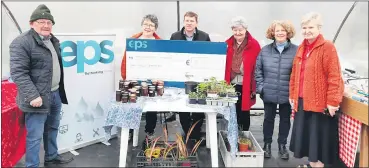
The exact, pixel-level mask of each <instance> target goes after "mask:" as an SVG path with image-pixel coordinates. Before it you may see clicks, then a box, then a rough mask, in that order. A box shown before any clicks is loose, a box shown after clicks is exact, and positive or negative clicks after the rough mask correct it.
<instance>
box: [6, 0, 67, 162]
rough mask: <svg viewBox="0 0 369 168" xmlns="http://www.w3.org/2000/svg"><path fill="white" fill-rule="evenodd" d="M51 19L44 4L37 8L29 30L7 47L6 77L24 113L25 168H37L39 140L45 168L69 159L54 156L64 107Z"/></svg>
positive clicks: (60, 71) (64, 102)
mask: <svg viewBox="0 0 369 168" xmlns="http://www.w3.org/2000/svg"><path fill="white" fill-rule="evenodd" d="M54 24H55V21H54V17H53V16H52V15H51V13H50V10H49V9H48V7H46V5H43V4H42V5H39V6H38V7H37V8H36V10H35V11H34V12H33V13H32V15H31V18H30V26H31V29H30V30H28V31H27V32H24V33H22V34H21V35H19V36H18V37H16V38H15V39H14V40H13V41H12V43H11V44H10V47H9V48H10V75H11V78H12V79H13V80H14V82H15V84H16V85H17V89H18V93H17V98H16V102H17V105H18V107H19V108H20V109H21V110H22V111H23V112H24V115H25V116H24V117H25V126H26V129H27V138H26V167H38V166H39V163H40V159H39V152H40V144H41V140H42V138H43V142H44V149H45V166H47V165H49V164H64V163H69V162H71V161H72V160H73V158H68V159H66V158H63V157H61V156H60V155H59V154H58V146H57V141H56V139H57V135H58V128H59V123H60V111H61V107H62V104H68V100H67V97H66V94H65V90H64V76H63V66H62V60H61V54H60V43H59V40H58V39H57V38H56V37H55V36H54V35H53V34H51V30H52V27H53V25H54Z"/></svg>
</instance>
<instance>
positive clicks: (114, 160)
mask: <svg viewBox="0 0 369 168" xmlns="http://www.w3.org/2000/svg"><path fill="white" fill-rule="evenodd" d="M252 114H254V115H253V116H251V126H250V131H251V132H252V134H253V135H254V137H255V138H256V140H257V141H258V143H259V144H260V146H261V147H263V133H262V123H263V118H264V116H263V114H262V113H255V112H253V113H252ZM255 114H256V115H255ZM278 123H279V117H278V115H277V116H276V121H275V127H274V134H273V144H272V155H273V157H272V158H270V159H264V167H297V165H299V164H302V163H306V158H304V159H296V158H294V157H293V154H292V153H290V159H289V160H288V161H285V160H281V159H279V158H278V146H277V143H276V141H277V138H278ZM204 125H205V124H204ZM144 126H145V122H144V121H142V122H141V127H140V128H141V129H140V133H139V145H141V142H143V140H144V137H145V133H144ZM291 127H292V125H291ZM168 130H169V134H170V136H173V134H174V133H175V132H177V131H180V130H181V127H180V124H179V122H178V121H174V122H171V123H168ZM291 130H292V128H291ZM290 132H291V131H290ZM155 134H157V135H162V131H161V125H159V124H158V125H157V129H156V133H155ZM289 139H290V137H288V141H289ZM109 142H110V143H111V145H110V146H106V145H104V144H102V143H97V144H94V145H90V146H87V147H84V148H81V149H78V150H76V151H77V152H78V153H79V155H78V156H73V157H74V161H73V162H71V163H69V164H66V165H62V167H118V165H119V140H118V138H113V139H111V140H110V141H109ZM288 145H289V144H287V146H288ZM140 149H141V146H138V147H136V148H133V147H132V141H130V142H129V152H128V155H127V167H136V157H135V156H136V155H137V153H138V151H139V150H140ZM43 154H44V153H43V149H42V150H41V152H40V157H41V164H40V167H43V163H42V162H43ZM63 155H68V156H72V154H71V153H65V154H63ZM198 156H199V157H198V158H199V161H198V166H199V167H210V166H211V158H210V150H209V149H206V147H201V148H199V150H198ZM16 166H17V167H24V158H22V160H21V161H20V162H19V163H18V164H17V165H16ZM219 167H224V163H223V160H222V156H221V154H220V152H219Z"/></svg>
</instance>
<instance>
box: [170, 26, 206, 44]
mask: <svg viewBox="0 0 369 168" xmlns="http://www.w3.org/2000/svg"><path fill="white" fill-rule="evenodd" d="M170 40H186V36H185V34H184V27H183V28H182V29H181V30H180V31H177V32H175V33H173V34H172V36H171V37H170ZM193 41H210V37H209V34H208V33H205V32H203V31H201V30H199V29H197V28H196V33H195V34H194V37H193Z"/></svg>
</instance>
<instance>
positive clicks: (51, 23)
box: [36, 21, 53, 26]
mask: <svg viewBox="0 0 369 168" xmlns="http://www.w3.org/2000/svg"><path fill="white" fill-rule="evenodd" d="M36 22H37V23H38V24H40V25H41V26H44V25H45V24H47V25H48V26H51V25H53V22H46V21H36Z"/></svg>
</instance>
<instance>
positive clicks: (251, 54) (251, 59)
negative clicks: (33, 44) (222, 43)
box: [225, 31, 261, 111]
mask: <svg viewBox="0 0 369 168" xmlns="http://www.w3.org/2000/svg"><path fill="white" fill-rule="evenodd" d="M247 40H248V41H247V46H246V47H245V50H244V51H243V54H242V55H243V72H244V75H243V84H242V107H241V109H242V111H249V110H250V108H251V106H253V105H254V104H255V103H256V98H255V99H253V100H251V98H250V95H251V93H252V92H253V93H255V92H256V81H255V78H254V70H255V64H256V58H257V56H258V54H259V52H260V50H261V48H260V44H259V42H258V41H256V40H255V39H254V38H253V37H252V36H251V34H250V33H249V32H248V31H247ZM226 43H227V44H228V46H227V58H226V67H225V80H226V81H227V83H228V84H229V83H230V82H231V67H232V57H233V45H234V44H233V43H234V37H233V36H232V37H230V38H229V39H228V40H227V41H226Z"/></svg>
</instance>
